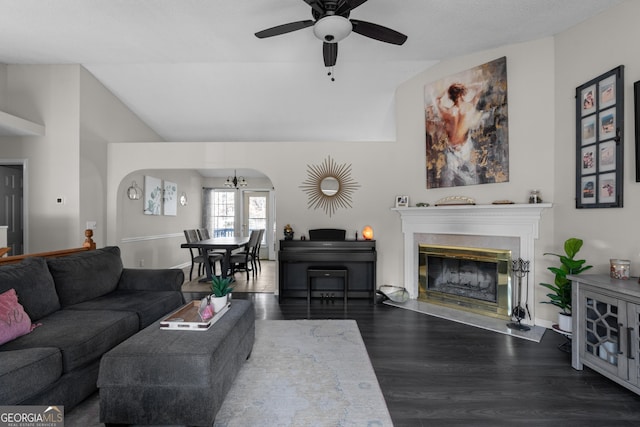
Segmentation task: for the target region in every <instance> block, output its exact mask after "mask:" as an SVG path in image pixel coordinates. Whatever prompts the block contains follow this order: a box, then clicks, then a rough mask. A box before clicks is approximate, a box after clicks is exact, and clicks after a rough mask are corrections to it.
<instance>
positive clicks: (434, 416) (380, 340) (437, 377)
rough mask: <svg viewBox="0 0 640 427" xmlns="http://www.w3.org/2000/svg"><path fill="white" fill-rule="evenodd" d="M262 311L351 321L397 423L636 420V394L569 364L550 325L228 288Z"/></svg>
mask: <svg viewBox="0 0 640 427" xmlns="http://www.w3.org/2000/svg"><path fill="white" fill-rule="evenodd" d="M234 298H245V299H250V300H252V301H253V302H254V305H255V310H256V315H257V318H258V319H304V318H311V319H343V318H348V319H355V320H356V321H357V322H358V326H359V328H360V332H361V334H362V337H363V339H364V342H365V344H366V347H367V350H368V352H369V356H370V358H371V362H372V364H373V367H374V369H375V372H376V375H377V377H378V381H379V382H380V386H381V388H382V392H383V394H384V397H385V399H386V402H387V406H388V408H389V411H390V413H391V417H392V419H393V422H394V425H395V426H429V427H435V426H447V427H453V426H503V425H504V426H520V425H527V426H547V425H549V426H551V425H558V426H569V427H572V426H616V427H617V426H640V397H639V396H637V395H635V394H633V393H631V392H630V391H628V390H626V389H625V388H623V387H621V386H619V385H617V384H616V383H614V382H612V381H610V380H608V379H606V378H604V377H602V376H601V375H599V374H597V373H595V372H593V371H591V370H589V369H587V368H585V370H584V371H576V370H574V369H572V368H571V361H570V355H569V354H568V353H565V352H562V351H560V350H559V349H558V346H559V345H561V344H563V343H564V342H565V338H563V337H562V336H560V335H558V334H556V333H554V332H552V331H547V332H546V333H545V336H544V338H543V339H542V341H541V342H540V343H535V342H531V341H525V340H522V339H518V338H514V337H510V336H507V335H502V334H498V333H495V332H490V331H486V330H482V329H478V328H475V327H471V326H466V325H462V324H458V323H455V322H451V321H447V320H443V319H439V318H435V317H431V316H428V315H424V314H421V313H416V312H413V311H410V310H404V309H399V308H394V307H390V306H387V305H384V304H374V303H372V302H369V301H364V300H351V301H350V302H349V304H348V307H347V308H346V310H345V308H344V306H343V305H342V302H341V301H339V300H337V301H336V302H335V303H334V304H331V303H321V302H320V301H313V304H312V307H311V310H310V311H309V312H307V306H306V300H304V299H289V300H285V301H284V302H283V303H282V304H279V303H278V300H277V297H275V296H274V295H272V294H249V293H244V294H243V293H234Z"/></svg>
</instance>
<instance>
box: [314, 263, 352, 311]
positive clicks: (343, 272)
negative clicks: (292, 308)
mask: <svg viewBox="0 0 640 427" xmlns="http://www.w3.org/2000/svg"><path fill="white" fill-rule="evenodd" d="M314 277H317V278H319V277H341V278H342V283H343V285H344V286H343V289H344V306H345V307H346V306H347V296H348V293H349V272H348V271H347V269H346V268H322V267H312V268H309V269H307V307H309V306H310V305H311V285H312V281H313V278H314Z"/></svg>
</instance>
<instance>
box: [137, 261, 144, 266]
mask: <svg viewBox="0 0 640 427" xmlns="http://www.w3.org/2000/svg"><path fill="white" fill-rule="evenodd" d="M138 264H139V265H140V267H144V260H143V259H141V260H140V262H139V263H138Z"/></svg>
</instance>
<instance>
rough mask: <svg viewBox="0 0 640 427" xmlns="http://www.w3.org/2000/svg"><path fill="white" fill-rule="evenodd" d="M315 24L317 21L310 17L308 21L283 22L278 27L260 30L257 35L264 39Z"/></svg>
mask: <svg viewBox="0 0 640 427" xmlns="http://www.w3.org/2000/svg"><path fill="white" fill-rule="evenodd" d="M313 24H315V21H312V20H310V19H308V20H306V21H296V22H289V23H288V24H282V25H278V26H276V27H272V28H267V29H266V30H262V31H258V32H257V33H256V37H257V38H259V39H264V38H267V37H273V36H279V35H280V34H286V33H290V32H292V31H297V30H301V29H303V28H307V27H311V26H312V25H313Z"/></svg>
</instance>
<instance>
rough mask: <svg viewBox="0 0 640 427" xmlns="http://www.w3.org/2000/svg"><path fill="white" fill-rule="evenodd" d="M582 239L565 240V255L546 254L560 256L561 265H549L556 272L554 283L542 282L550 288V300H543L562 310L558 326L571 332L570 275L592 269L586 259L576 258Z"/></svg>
mask: <svg viewBox="0 0 640 427" xmlns="http://www.w3.org/2000/svg"><path fill="white" fill-rule="evenodd" d="M582 244H583V242H582V240H581V239H578V238H575V237H572V238H569V239H567V240H566V241H565V242H564V252H565V255H560V254H554V253H551V252H547V253H545V255H553V256H556V257H558V258H559V260H560V266H559V267H548V268H547V269H548V270H549V271H551V272H552V273H553V274H555V281H554V283H553V284H549V283H540V285H541V286H544V287H545V288H547V289H549V290H550V291H552V292H550V293H548V294H547V296H548V297H549V301H542V302H543V303H544V304H551V305H555V306H556V307H558V308H560V309H561V310H562V311H561V312H560V313H559V314H558V328H560V329H561V330H563V331H565V332H571V329H572V327H571V280H569V279H568V278H567V276H568V275H575V274H579V273H582V272H583V271H585V270H588V269H590V268H591V267H592V266H591V265H584V264H585V262H586V261H585V260H583V259H575V256H576V255H577V253H578V252H579V251H580V248H582Z"/></svg>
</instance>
